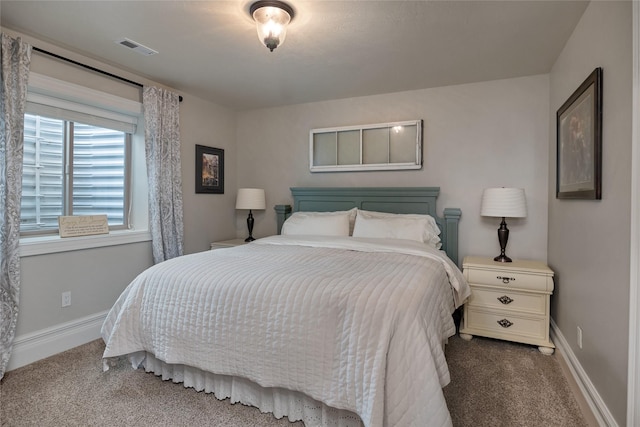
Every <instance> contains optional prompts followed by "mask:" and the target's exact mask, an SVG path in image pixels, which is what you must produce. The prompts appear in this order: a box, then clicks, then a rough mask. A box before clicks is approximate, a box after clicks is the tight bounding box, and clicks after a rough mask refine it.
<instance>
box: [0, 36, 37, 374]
mask: <svg viewBox="0 0 640 427" xmlns="http://www.w3.org/2000/svg"><path fill="white" fill-rule="evenodd" d="M0 37H1V42H0V57H1V60H2V65H1V68H0V77H1V81H2V83H1V86H0V379H2V378H3V377H4V372H5V369H6V367H7V364H8V363H9V357H10V356H11V349H12V348H13V339H14V338H15V332H16V323H17V320H18V303H19V299H20V252H19V243H20V201H21V198H22V157H23V147H24V144H23V138H24V107H25V103H26V99H27V83H28V80H29V67H30V64H31V46H30V45H29V44H27V43H25V42H23V41H22V39H20V38H18V39H13V38H11V37H9V36H7V35H6V34H2V35H1V36H0Z"/></svg>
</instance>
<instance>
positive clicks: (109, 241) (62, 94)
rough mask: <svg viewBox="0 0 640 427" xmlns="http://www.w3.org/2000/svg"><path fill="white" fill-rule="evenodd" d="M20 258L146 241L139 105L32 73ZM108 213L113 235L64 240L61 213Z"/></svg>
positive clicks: (29, 90) (145, 200) (28, 95)
mask: <svg viewBox="0 0 640 427" xmlns="http://www.w3.org/2000/svg"><path fill="white" fill-rule="evenodd" d="M25 113H26V114H25V117H24V160H23V176H22V209H21V218H20V219H21V226H20V231H21V239H20V248H21V256H32V255H39V254H44V253H52V252H60V251H66V250H77V249H83V248H89V247H100V246H110V245H114V244H115V245H117V244H125V243H133V242H138V241H146V240H148V239H149V236H148V218H149V217H148V204H147V202H148V199H147V176H146V165H145V153H144V126H138V122H139V121H140V120H141V119H142V104H141V103H140V102H137V101H133V100H130V99H126V98H122V97H120V96H116V95H113V94H112V93H107V92H102V91H98V90H94V89H90V88H87V87H84V86H80V85H76V84H73V83H70V82H66V81H62V80H58V79H54V78H51V77H48V76H44V75H42V74H38V73H34V72H31V73H30V74H29V86H28V88H27V105H26V109H25ZM98 214H106V215H107V218H108V222H109V229H110V230H111V231H114V232H113V233H109V234H108V235H102V236H87V238H85V237H83V238H68V239H60V238H59V237H58V236H57V230H58V216H60V215H98Z"/></svg>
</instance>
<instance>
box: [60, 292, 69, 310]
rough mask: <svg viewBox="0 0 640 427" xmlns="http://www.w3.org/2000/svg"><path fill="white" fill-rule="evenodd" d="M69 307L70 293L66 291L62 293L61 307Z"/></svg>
mask: <svg viewBox="0 0 640 427" xmlns="http://www.w3.org/2000/svg"><path fill="white" fill-rule="evenodd" d="M70 305H71V292H70V291H66V292H63V293H62V306H63V307H69V306H70Z"/></svg>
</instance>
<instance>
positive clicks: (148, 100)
mask: <svg viewBox="0 0 640 427" xmlns="http://www.w3.org/2000/svg"><path fill="white" fill-rule="evenodd" d="M142 105H143V110H144V120H145V155H146V161H147V176H148V180H149V223H150V227H151V240H152V247H153V262H154V263H156V264H157V263H159V262H162V261H165V260H168V259H171V258H174V257H177V256H180V255H182V251H183V245H184V243H183V240H184V227H183V219H182V215H183V210H182V172H181V164H180V125H179V112H180V100H179V96H178V94H176V93H173V92H170V91H168V90H165V89H162V88H158V87H153V86H149V87H145V88H144V90H143V93H142Z"/></svg>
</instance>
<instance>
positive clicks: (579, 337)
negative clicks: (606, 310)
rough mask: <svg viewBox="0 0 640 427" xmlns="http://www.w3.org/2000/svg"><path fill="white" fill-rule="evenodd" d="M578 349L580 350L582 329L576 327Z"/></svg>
mask: <svg viewBox="0 0 640 427" xmlns="http://www.w3.org/2000/svg"><path fill="white" fill-rule="evenodd" d="M577 341H578V348H580V349H581V350H582V328H581V327H580V326H578V334H577Z"/></svg>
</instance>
